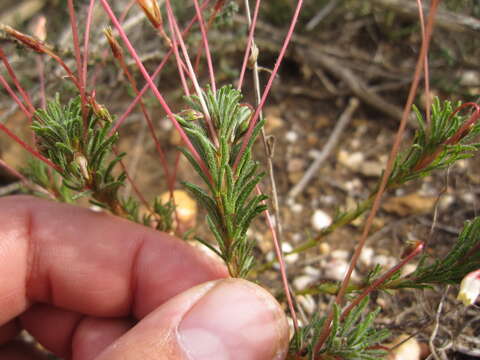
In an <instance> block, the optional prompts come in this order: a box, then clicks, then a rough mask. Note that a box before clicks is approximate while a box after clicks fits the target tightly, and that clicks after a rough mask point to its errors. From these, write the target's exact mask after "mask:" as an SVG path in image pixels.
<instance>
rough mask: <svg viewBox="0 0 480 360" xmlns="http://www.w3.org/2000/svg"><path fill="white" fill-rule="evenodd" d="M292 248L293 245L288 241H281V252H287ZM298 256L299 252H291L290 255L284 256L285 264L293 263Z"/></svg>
mask: <svg viewBox="0 0 480 360" xmlns="http://www.w3.org/2000/svg"><path fill="white" fill-rule="evenodd" d="M292 250H293V247H292V245H291V244H290V243H288V242H285V241H284V242H283V243H282V251H283V253H289V252H291V251H292ZM298 258H299V254H291V255H288V256H285V262H286V263H287V264H293V263H295V262H296V261H297V260H298Z"/></svg>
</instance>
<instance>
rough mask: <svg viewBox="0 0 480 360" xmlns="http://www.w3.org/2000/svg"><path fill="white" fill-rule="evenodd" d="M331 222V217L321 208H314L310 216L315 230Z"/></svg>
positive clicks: (321, 228) (323, 227)
mask: <svg viewBox="0 0 480 360" xmlns="http://www.w3.org/2000/svg"><path fill="white" fill-rule="evenodd" d="M331 223H332V218H331V217H330V215H328V214H327V213H326V212H325V211H323V210H318V209H317V210H315V212H314V213H313V216H312V226H313V228H314V229H315V230H318V231H320V230H323V229H325V228H326V227H328V226H329V225H330V224H331Z"/></svg>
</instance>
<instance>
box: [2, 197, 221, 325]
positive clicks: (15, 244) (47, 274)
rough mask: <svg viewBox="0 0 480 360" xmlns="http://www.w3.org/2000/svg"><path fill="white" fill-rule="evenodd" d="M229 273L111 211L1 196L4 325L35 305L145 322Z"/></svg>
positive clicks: (177, 242) (182, 245) (215, 262)
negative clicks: (166, 304) (183, 295)
mask: <svg viewBox="0 0 480 360" xmlns="http://www.w3.org/2000/svg"><path fill="white" fill-rule="evenodd" d="M226 276H227V272H226V270H225V268H224V266H223V265H222V264H221V263H219V262H218V260H217V259H214V258H212V257H209V256H206V255H205V254H204V253H203V252H202V251H201V250H199V249H197V248H194V247H192V246H190V245H188V244H186V243H185V242H182V241H180V240H178V239H176V238H174V237H172V236H169V235H167V234H164V233H160V232H158V231H154V230H152V229H148V228H146V227H143V226H140V225H138V224H134V223H131V222H129V221H126V220H123V219H119V218H116V217H114V216H111V215H109V214H106V213H94V212H93V211H91V210H88V209H82V208H78V207H75V206H72V205H66V204H60V203H55V202H51V201H46V200H40V199H36V198H32V197H26V196H13V197H7V198H1V199H0V325H1V324H4V323H6V322H7V321H9V320H10V319H12V318H14V317H16V316H18V315H19V314H21V313H22V312H23V311H25V310H26V309H27V308H28V306H29V305H30V304H31V303H34V302H43V303H48V304H51V305H54V306H57V307H60V308H65V309H68V310H72V311H77V312H80V313H84V314H88V315H93V316H101V317H117V316H125V315H128V314H133V315H134V316H135V317H137V318H142V317H143V316H145V315H146V314H148V313H149V312H150V311H152V310H153V309H154V308H156V307H157V306H159V305H160V304H162V303H163V302H165V301H166V300H168V299H169V298H171V297H173V296H174V295H176V294H178V293H180V292H182V291H184V290H186V289H188V288H190V287H192V286H194V285H197V284H200V283H202V282H205V281H209V280H214V279H219V278H223V277H226Z"/></svg>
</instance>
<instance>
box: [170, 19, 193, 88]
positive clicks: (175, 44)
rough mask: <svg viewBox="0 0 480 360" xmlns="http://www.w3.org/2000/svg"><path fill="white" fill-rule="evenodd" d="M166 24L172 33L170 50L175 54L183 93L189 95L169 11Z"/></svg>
mask: <svg viewBox="0 0 480 360" xmlns="http://www.w3.org/2000/svg"><path fill="white" fill-rule="evenodd" d="M168 25H169V26H170V32H171V33H172V50H173V53H174V54H175V60H176V61H177V69H178V73H179V75H180V80H181V82H182V86H183V92H184V93H185V95H186V96H190V90H189V89H188V85H187V81H186V79H185V73H184V64H183V62H182V59H181V58H180V54H179V52H178V40H177V34H176V32H175V30H174V29H173V20H172V17H171V14H170V13H168Z"/></svg>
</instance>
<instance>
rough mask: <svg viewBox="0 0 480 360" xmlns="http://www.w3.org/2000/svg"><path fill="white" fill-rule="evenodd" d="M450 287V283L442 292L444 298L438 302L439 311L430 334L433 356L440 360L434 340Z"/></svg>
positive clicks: (429, 342) (429, 343)
mask: <svg viewBox="0 0 480 360" xmlns="http://www.w3.org/2000/svg"><path fill="white" fill-rule="evenodd" d="M449 289H450V285H447V287H446V289H445V291H444V292H443V294H442V298H441V299H440V303H439V304H438V307H437V312H436V314H435V323H434V325H433V330H432V334H431V335H430V339H429V341H428V345H429V347H430V351H431V352H432V356H433V357H434V358H435V360H440V357H439V356H438V354H437V351H436V349H435V344H434V343H433V342H434V340H435V338H436V337H437V333H438V328H439V326H440V315H442V310H443V304H444V302H445V298H446V296H447V293H448V290H449Z"/></svg>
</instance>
